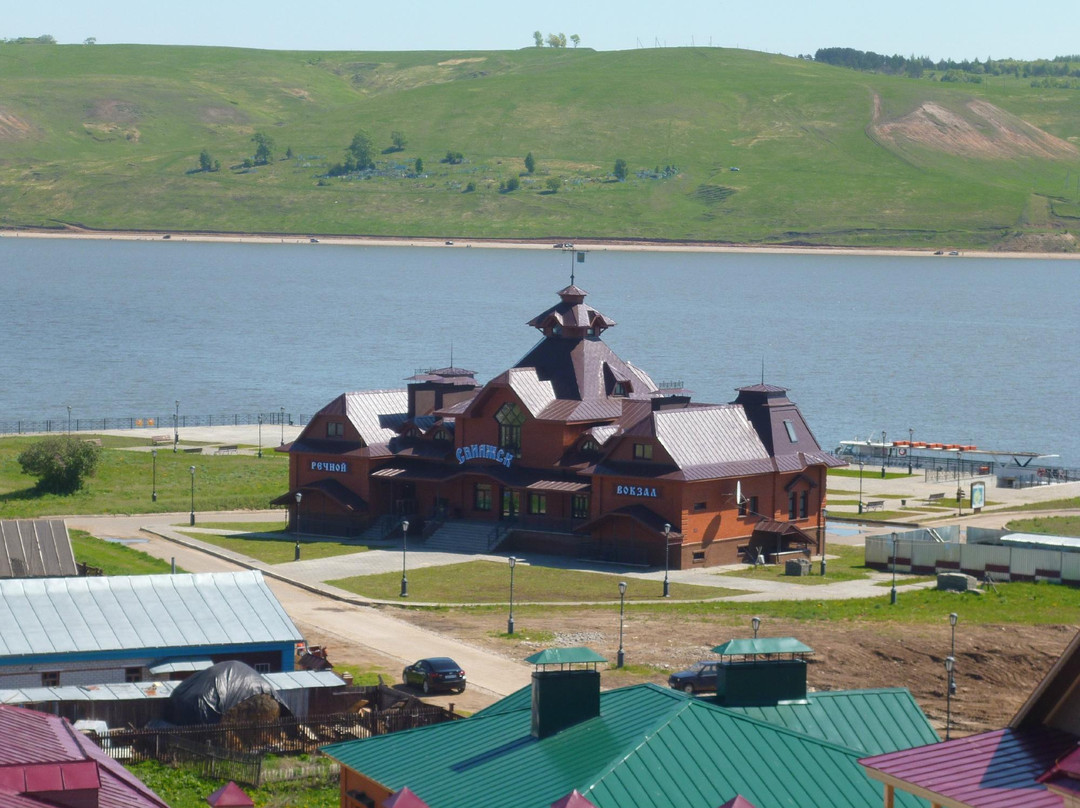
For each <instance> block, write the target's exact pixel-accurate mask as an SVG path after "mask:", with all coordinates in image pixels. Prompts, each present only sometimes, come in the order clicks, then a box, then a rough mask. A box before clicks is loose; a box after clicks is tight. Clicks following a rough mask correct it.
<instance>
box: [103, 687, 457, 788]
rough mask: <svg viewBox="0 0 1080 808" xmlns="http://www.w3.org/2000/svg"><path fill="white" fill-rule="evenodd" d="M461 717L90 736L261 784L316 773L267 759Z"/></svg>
mask: <svg viewBox="0 0 1080 808" xmlns="http://www.w3.org/2000/svg"><path fill="white" fill-rule="evenodd" d="M457 717H458V716H456V715H455V714H454V713H452V712H450V711H448V710H444V709H443V708H442V707H438V706H435V705H427V704H412V705H410V706H408V707H406V708H405V709H396V708H391V709H365V710H362V711H359V712H351V713H336V714H334V715H322V716H309V717H308V718H305V719H301V718H294V717H289V718H281V719H278V720H277V721H270V722H243V723H230V724H216V725H212V726H206V725H200V726H194V727H168V728H146V729H113V730H110V731H109V732H108V734H105V735H101V736H98V735H97V734H96V733H89V736H90V738H91V739H93V740H94V741H95V742H96V743H97V744H98V746H100V747H101V749H102V751H104V752H105V753H106V754H107V755H109V756H110V757H112V758H114V759H116V760H123V761H131V762H138V761H143V760H158V761H161V762H164V763H181V764H184V765H186V766H191V767H193V768H195V769H196V770H198V771H200V772H202V773H203V774H204V775H205V776H209V777H217V778H220V779H228V780H236V781H237V782H239V783H246V784H250V785H255V786H257V785H259V784H260V783H261V782H263V780H264V779H291V778H292V777H294V776H295V777H310V776H312V772H309V771H307V770H306V769H303V768H302V767H300V768H297V767H291V768H286V769H285V770H284V771H286V772H288V771H292V772H293V774H285V775H283V774H282V772H280V771H274V773H273V774H270V772H267V771H265V770H264V765H263V763H264V759H265V757H266V756H267V755H291V754H301V753H306V752H314V751H316V750H318V749H319V747H321V746H325V745H327V744H331V743H337V742H339V741H348V740H355V739H359V738H369V737H371V736H373V735H385V734H387V733H390V732H399V731H401V730H405V729H412V728H414V727H424V726H428V725H430V724H439V723H442V722H444V721H451V720H454V719H455V718H457ZM268 775H269V777H268Z"/></svg>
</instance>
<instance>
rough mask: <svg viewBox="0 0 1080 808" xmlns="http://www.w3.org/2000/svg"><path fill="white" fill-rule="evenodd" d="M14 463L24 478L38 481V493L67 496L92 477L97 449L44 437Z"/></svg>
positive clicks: (65, 438) (98, 455)
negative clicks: (34, 478) (27, 476)
mask: <svg viewBox="0 0 1080 808" xmlns="http://www.w3.org/2000/svg"><path fill="white" fill-rule="evenodd" d="M16 459H17V460H18V463H19V465H20V466H22V470H23V473H24V474H29V475H30V476H31V477H37V478H38V482H37V488H38V490H39V491H43V492H47V493H50V494H71V493H73V492H75V491H78V490H79V489H80V488H82V486H83V481H84V480H85V479H86V478H87V477H91V476H93V474H94V471H95V470H96V469H97V464H98V461H99V460H100V459H101V447H99V446H96V445H95V444H93V443H87V442H86V441H84V440H79V439H78V438H73V437H71V436H70V435H65V436H62V437H60V436H57V437H48V438H44V439H43V440H39V441H37V442H36V443H33V444H31V445H30V446H28V447H26V448H25V449H23V450H22V451H21V452H20V453H19V456H18V458H16Z"/></svg>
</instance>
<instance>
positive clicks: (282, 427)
mask: <svg viewBox="0 0 1080 808" xmlns="http://www.w3.org/2000/svg"><path fill="white" fill-rule="evenodd" d="M278 419H279V420H280V422H281V445H282V446H284V445H285V408H284V407H281V412H280V414H279V416H278Z"/></svg>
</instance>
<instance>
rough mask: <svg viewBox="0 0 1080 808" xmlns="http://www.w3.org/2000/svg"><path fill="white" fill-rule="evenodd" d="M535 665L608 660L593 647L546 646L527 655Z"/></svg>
mask: <svg viewBox="0 0 1080 808" xmlns="http://www.w3.org/2000/svg"><path fill="white" fill-rule="evenodd" d="M525 661H526V662H531V663H532V664H533V665H569V664H571V663H574V664H576V663H592V662H607V660H606V659H605V658H604V657H602V656H600V655H599V654H598V653H596V651H594V650H592V649H591V648H584V647H581V648H545V649H544V650H543V651H537V652H536V653H535V654H533V655H532V656H528V657H525Z"/></svg>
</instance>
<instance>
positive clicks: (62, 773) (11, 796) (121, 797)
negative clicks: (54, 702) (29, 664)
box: [0, 705, 168, 808]
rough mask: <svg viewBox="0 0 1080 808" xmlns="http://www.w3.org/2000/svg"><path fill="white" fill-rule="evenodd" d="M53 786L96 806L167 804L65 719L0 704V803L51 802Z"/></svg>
mask: <svg viewBox="0 0 1080 808" xmlns="http://www.w3.org/2000/svg"><path fill="white" fill-rule="evenodd" d="M56 792H80V793H79V794H75V793H71V794H70V797H71V798H72V799H73V800H74V801H76V802H80V803H83V802H85V803H86V804H95V805H96V806H97V808H168V806H167V805H166V803H165V802H164V801H163V800H161V799H160V798H159V797H158V796H157V795H156V794H155V793H154V792H153V791H151V790H150V789H149V788H147V787H146V786H145V785H143V783H142V782H141V781H139V779H138V778H136V777H135V776H134V775H133V774H131V773H130V772H128V771H127V769H125V768H124V767H123V766H121V765H120V764H119V763H117V762H116V761H114V760H112V759H111V758H109V757H108V756H107V755H106V754H105V753H104V752H102V751H101V750H100V749H98V747H97V746H96V745H95V744H94V742H93V741H91V740H89V739H88V738H87V737H86V736H84V735H83V734H82V733H80V732H77V731H76V730H75V729H74V728H73V727H72V726H71V725H70V724H69V723H68V722H67V721H65V720H64V719H62V718H59V717H57V716H54V715H48V714H46V713H39V712H35V711H34V710H25V709H23V708H21V707H15V706H13V705H0V805H3V806H4V808H9V806H10V807H11V808H24V806H26V808H29V807H30V806H36V807H42V806H55V805H57V804H58V803H59V802H60V800H58V799H57V798H56ZM90 792H96V794H97V797H96V800H95V799H93V798H92V797H90V796H89V793H90Z"/></svg>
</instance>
